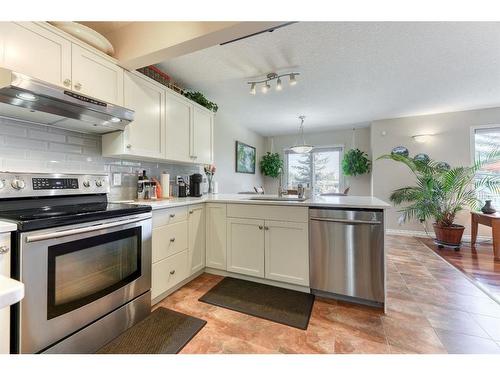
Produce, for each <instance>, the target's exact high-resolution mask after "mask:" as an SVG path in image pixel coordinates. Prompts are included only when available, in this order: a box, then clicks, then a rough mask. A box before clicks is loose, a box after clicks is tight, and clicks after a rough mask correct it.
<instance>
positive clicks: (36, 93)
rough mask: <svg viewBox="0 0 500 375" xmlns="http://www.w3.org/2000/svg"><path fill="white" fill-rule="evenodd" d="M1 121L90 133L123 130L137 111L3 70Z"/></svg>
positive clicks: (1, 78) (1, 81)
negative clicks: (6, 119) (4, 118)
mask: <svg viewBox="0 0 500 375" xmlns="http://www.w3.org/2000/svg"><path fill="white" fill-rule="evenodd" d="M0 117H8V118H13V119H16V120H23V121H28V122H32V123H37V124H42V125H49V126H55V127H58V128H63V129H68V130H73V131H78V132H89V133H109V132H112V131H117V130H123V129H124V128H125V126H126V125H127V124H129V123H130V122H131V121H132V120H133V119H134V111H133V110H130V109H127V108H123V107H120V106H117V105H114V104H110V103H105V102H102V101H100V100H97V99H94V98H91V97H88V96H85V95H81V94H79V93H78V92H74V91H69V90H66V89H64V88H62V87H58V86H55V85H52V84H50V83H46V82H43V81H40V80H38V79H35V78H31V77H29V76H26V75H24V74H21V73H17V72H14V71H12V70H9V69H4V68H0Z"/></svg>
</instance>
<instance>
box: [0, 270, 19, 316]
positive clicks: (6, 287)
mask: <svg viewBox="0 0 500 375" xmlns="http://www.w3.org/2000/svg"><path fill="white" fill-rule="evenodd" d="M23 297H24V284H23V283H21V282H19V281H17V280H14V279H11V278H10V277H6V276H2V275H0V309H3V308H4V307H8V306H10V305H13V304H14V303H17V302H19V301H20V300H22V299H23Z"/></svg>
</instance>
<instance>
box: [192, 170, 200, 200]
mask: <svg viewBox="0 0 500 375" xmlns="http://www.w3.org/2000/svg"><path fill="white" fill-rule="evenodd" d="M202 181H203V176H202V175H201V174H199V173H195V174H192V175H191V176H189V196H190V197H201V196H202V194H201V183H202Z"/></svg>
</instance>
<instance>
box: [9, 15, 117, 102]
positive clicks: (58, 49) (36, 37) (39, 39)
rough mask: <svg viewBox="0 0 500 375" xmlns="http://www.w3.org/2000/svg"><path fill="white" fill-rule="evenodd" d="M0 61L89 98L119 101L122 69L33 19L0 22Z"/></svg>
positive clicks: (16, 69) (111, 60) (17, 70)
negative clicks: (29, 20)
mask: <svg viewBox="0 0 500 375" xmlns="http://www.w3.org/2000/svg"><path fill="white" fill-rule="evenodd" d="M0 45H3V48H2V49H3V53H0V58H1V60H0V65H1V66H3V67H5V68H8V69H11V70H14V71H16V72H18V73H23V74H26V75H28V76H31V77H34V78H38V79H40V80H42V81H46V82H48V83H52V84H54V85H57V86H62V87H65V88H67V89H69V90H72V91H76V92H80V93H81V94H83V95H88V96H91V97H93V98H96V99H99V100H102V101H105V102H109V103H113V104H117V105H120V106H121V105H123V69H122V68H120V67H119V66H118V65H116V64H115V62H114V60H113V59H111V58H108V57H105V56H103V55H102V54H99V53H97V52H93V51H92V49H91V48H89V49H87V48H84V47H82V46H80V45H79V44H77V43H73V42H72V41H71V39H70V37H68V38H64V37H63V36H61V35H60V34H59V33H56V32H52V31H51V30H50V29H49V28H48V26H47V27H44V26H41V25H40V24H37V23H34V22H19V23H17V22H4V23H0Z"/></svg>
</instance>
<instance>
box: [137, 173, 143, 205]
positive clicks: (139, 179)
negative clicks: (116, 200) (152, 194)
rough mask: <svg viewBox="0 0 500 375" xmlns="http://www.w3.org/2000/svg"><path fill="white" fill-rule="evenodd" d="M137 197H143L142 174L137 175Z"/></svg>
mask: <svg viewBox="0 0 500 375" xmlns="http://www.w3.org/2000/svg"><path fill="white" fill-rule="evenodd" d="M137 199H144V179H143V176H142V175H139V176H138V177H137Z"/></svg>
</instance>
